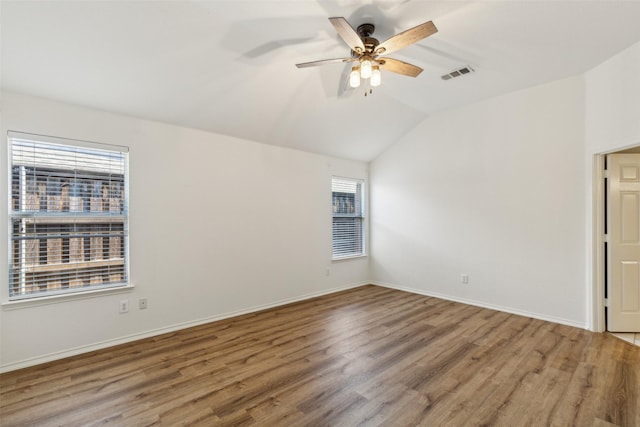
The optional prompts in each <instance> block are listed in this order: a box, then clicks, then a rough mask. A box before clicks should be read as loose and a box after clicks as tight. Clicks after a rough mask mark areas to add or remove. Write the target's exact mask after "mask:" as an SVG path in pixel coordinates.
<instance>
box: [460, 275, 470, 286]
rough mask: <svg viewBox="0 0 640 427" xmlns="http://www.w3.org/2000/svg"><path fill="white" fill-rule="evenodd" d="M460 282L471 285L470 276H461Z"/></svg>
mask: <svg viewBox="0 0 640 427" xmlns="http://www.w3.org/2000/svg"><path fill="white" fill-rule="evenodd" d="M460 281H461V282H462V283H464V284H467V283H469V275H468V274H463V275H462V276H460Z"/></svg>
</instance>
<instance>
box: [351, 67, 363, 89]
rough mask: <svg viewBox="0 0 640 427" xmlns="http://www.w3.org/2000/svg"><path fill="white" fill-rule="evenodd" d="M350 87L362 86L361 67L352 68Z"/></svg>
mask: <svg viewBox="0 0 640 427" xmlns="http://www.w3.org/2000/svg"><path fill="white" fill-rule="evenodd" d="M349 86H351V87H358V86H360V67H353V68H351V74H349Z"/></svg>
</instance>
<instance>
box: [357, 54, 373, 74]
mask: <svg viewBox="0 0 640 427" xmlns="http://www.w3.org/2000/svg"><path fill="white" fill-rule="evenodd" d="M371 67H372V64H371V59H370V58H369V57H364V58H362V60H361V61H360V77H362V78H363V79H368V78H369V77H371V71H372V70H371Z"/></svg>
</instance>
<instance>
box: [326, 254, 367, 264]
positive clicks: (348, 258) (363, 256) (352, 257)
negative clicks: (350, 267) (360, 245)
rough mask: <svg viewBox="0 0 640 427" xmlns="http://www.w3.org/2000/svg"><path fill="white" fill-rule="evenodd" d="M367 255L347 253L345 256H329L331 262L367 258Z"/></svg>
mask: <svg viewBox="0 0 640 427" xmlns="http://www.w3.org/2000/svg"><path fill="white" fill-rule="evenodd" d="M367 257H368V255H367V254H361V255H347V256H341V257H340V258H331V262H340V261H349V260H353V259H358V258H367Z"/></svg>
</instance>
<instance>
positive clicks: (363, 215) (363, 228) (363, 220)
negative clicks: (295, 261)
mask: <svg viewBox="0 0 640 427" xmlns="http://www.w3.org/2000/svg"><path fill="white" fill-rule="evenodd" d="M336 180H340V181H347V182H352V183H354V184H356V185H358V184H359V186H360V191H359V193H360V194H359V198H360V202H359V204H360V206H359V211H360V215H359V216H336V215H335V205H334V202H335V199H334V193H335V192H334V191H333V189H334V183H335V181H336ZM366 185H367V183H366V180H365V179H363V178H353V177H345V176H338V175H333V176H332V177H331V200H332V202H331V205H332V208H331V261H342V260H349V259H354V258H363V257H367V256H368V254H367V212H366V206H367V204H366V200H367V199H366V188H367V187H366ZM354 198H355V199H356V200H357V197H354ZM356 210H357V208H356ZM335 218H354V219H356V220H359V222H360V226H359V228H360V233H361V236H360V239H359V240H360V242H359V246H360V248H361V251H360V252H351V253H346V254H341V255H336V249H335V222H334V219H335ZM354 246H357V245H354Z"/></svg>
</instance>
